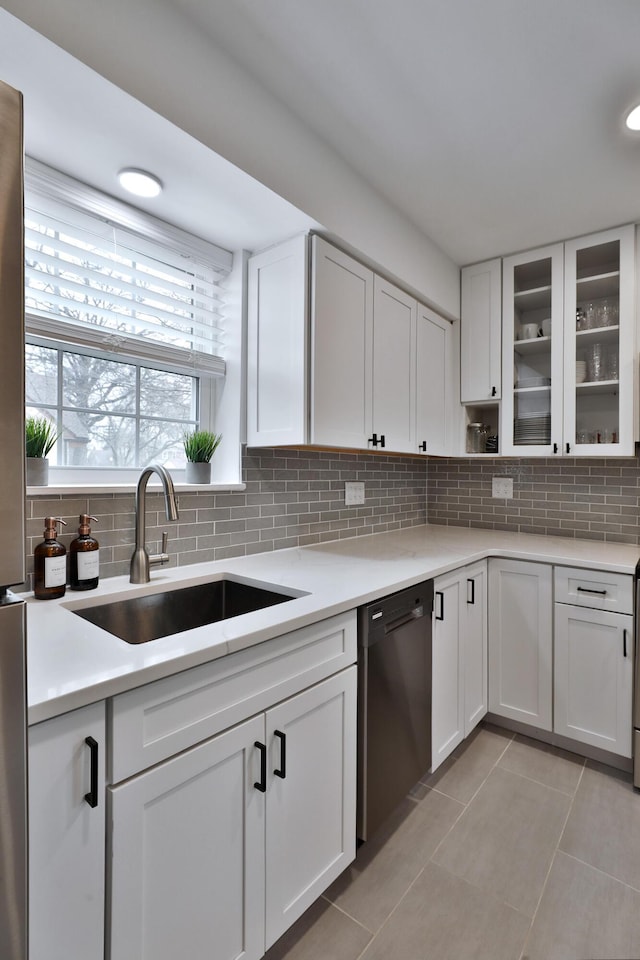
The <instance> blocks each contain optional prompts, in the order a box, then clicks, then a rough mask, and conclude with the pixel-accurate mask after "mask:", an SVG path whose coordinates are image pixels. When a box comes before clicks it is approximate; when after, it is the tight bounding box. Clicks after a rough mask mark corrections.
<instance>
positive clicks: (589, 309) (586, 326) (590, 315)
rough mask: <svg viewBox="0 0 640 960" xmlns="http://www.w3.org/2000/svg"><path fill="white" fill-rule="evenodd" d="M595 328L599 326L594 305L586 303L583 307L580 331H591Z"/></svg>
mask: <svg viewBox="0 0 640 960" xmlns="http://www.w3.org/2000/svg"><path fill="white" fill-rule="evenodd" d="M597 326H599V324H598V314H597V310H596V305H595V303H586V304H585V307H584V323H583V325H582V329H583V330H593V329H594V327H597Z"/></svg>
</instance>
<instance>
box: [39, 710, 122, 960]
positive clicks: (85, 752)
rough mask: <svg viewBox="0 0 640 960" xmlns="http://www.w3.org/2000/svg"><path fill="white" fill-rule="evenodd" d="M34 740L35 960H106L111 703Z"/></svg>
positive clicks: (54, 724) (66, 718) (52, 723)
mask: <svg viewBox="0 0 640 960" xmlns="http://www.w3.org/2000/svg"><path fill="white" fill-rule="evenodd" d="M28 736H29V958H30V960H75V958H82V960H103V957H104V863H105V856H104V832H105V805H104V758H105V750H104V746H105V704H104V702H101V703H95V704H91V706H88V707H83V708H82V709H80V710H74V711H73V712H72V713H66V714H63V715H62V716H60V717H55V718H54V719H53V720H45V721H43V722H42V723H38V724H35V725H34V726H32V727H30V728H29V732H28ZM87 741H88V742H87ZM94 803H95V806H93V805H92V804H94Z"/></svg>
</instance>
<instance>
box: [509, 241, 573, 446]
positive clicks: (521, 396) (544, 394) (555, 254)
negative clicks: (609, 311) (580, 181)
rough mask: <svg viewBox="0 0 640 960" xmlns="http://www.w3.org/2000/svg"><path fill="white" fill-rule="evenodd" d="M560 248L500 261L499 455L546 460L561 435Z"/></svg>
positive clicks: (535, 251) (540, 250)
mask: <svg viewBox="0 0 640 960" xmlns="http://www.w3.org/2000/svg"><path fill="white" fill-rule="evenodd" d="M562 265H563V247H562V244H561V243H558V244H554V245H553V246H550V247H543V248H541V249H539V250H534V251H529V252H528V253H522V254H517V255H515V256H513V257H506V258H505V260H504V261H503V272H502V276H503V295H502V310H503V341H502V342H503V369H502V384H503V395H502V396H503V399H502V426H501V434H502V444H501V450H502V453H506V454H516V455H518V456H535V455H540V456H548V455H549V454H550V453H553V452H556V451H555V450H554V444H557V443H558V437H559V436H560V434H561V432H562V390H563V375H562V339H563V337H562V316H563V279H562V274H563V270H562Z"/></svg>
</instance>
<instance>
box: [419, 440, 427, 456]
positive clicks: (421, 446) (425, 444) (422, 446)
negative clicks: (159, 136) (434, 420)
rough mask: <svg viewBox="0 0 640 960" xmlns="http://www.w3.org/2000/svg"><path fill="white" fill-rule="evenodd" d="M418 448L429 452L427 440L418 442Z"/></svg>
mask: <svg viewBox="0 0 640 960" xmlns="http://www.w3.org/2000/svg"><path fill="white" fill-rule="evenodd" d="M418 450H422V452H423V453H426V452H427V441H426V440H423V441H422V443H419V444H418Z"/></svg>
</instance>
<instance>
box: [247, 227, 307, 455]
mask: <svg viewBox="0 0 640 960" xmlns="http://www.w3.org/2000/svg"><path fill="white" fill-rule="evenodd" d="M307 262H308V257H307V238H306V237H305V236H300V237H294V238H293V239H292V240H288V241H287V242H286V243H281V244H278V246H277V247H272V248H271V249H269V250H265V252H264V253H259V254H257V256H255V257H251V259H250V260H249V276H248V330H247V344H248V349H247V443H248V444H249V446H252V445H253V446H263V447H265V446H278V445H287V444H294V443H304V442H305V434H306V429H307V381H306V367H305V364H304V362H303V360H304V356H305V350H306V337H307Z"/></svg>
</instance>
